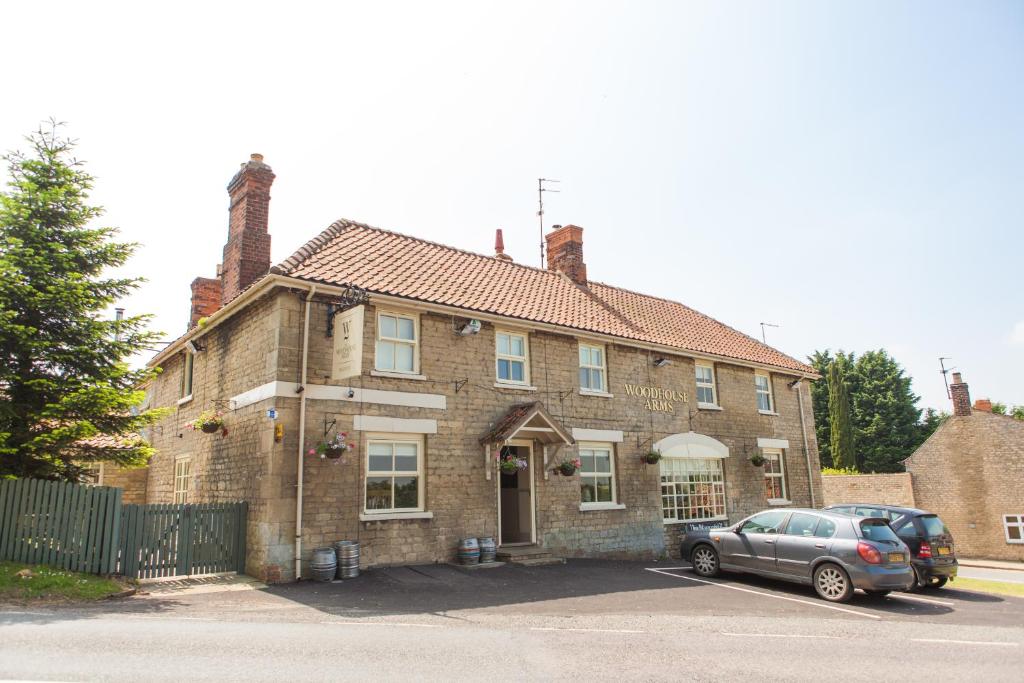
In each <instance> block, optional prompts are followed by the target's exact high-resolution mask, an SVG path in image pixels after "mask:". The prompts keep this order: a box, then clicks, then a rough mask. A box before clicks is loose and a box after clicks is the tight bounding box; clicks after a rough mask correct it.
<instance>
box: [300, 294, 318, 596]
mask: <svg viewBox="0 0 1024 683" xmlns="http://www.w3.org/2000/svg"><path fill="white" fill-rule="evenodd" d="M314 294H316V285H312V286H310V288H309V294H308V295H307V296H306V313H305V318H304V320H303V322H302V377H301V378H300V379H299V388H298V391H299V450H298V457H297V458H296V461H295V471H296V482H297V484H296V487H295V580H296V581H298V580H299V579H301V578H302V472H303V466H302V465H303V456H304V449H305V443H306V362H307V360H308V359H309V307H310V302H311V301H312V300H313V295H314Z"/></svg>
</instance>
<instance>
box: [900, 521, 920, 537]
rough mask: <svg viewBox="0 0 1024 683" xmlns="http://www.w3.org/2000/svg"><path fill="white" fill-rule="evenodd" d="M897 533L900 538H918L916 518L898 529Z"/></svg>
mask: <svg viewBox="0 0 1024 683" xmlns="http://www.w3.org/2000/svg"><path fill="white" fill-rule="evenodd" d="M896 535H897V536H899V537H900V538H917V527H915V526H914V520H910V521H909V522H907V523H906V524H904V525H903V526H901V527H900V528H899V529H897V530H896Z"/></svg>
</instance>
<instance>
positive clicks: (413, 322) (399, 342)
mask: <svg viewBox="0 0 1024 683" xmlns="http://www.w3.org/2000/svg"><path fill="white" fill-rule="evenodd" d="M418 328H419V319H418V318H417V317H416V316H413V315H404V314H400V313H390V312H384V311H382V312H380V313H378V314H377V354H376V355H377V360H376V363H375V367H376V369H377V370H380V371H382V372H405V373H408V374H416V372H417V371H418V370H419V348H418V346H419V344H418V339H419V329H418Z"/></svg>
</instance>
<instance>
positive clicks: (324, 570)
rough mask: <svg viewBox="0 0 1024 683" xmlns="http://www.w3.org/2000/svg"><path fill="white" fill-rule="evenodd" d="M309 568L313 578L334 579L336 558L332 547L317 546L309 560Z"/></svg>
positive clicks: (319, 579)
mask: <svg viewBox="0 0 1024 683" xmlns="http://www.w3.org/2000/svg"><path fill="white" fill-rule="evenodd" d="M309 568H310V570H311V572H310V573H311V574H312V577H313V579H314V580H316V581H331V580H332V579H334V572H335V571H337V568H338V559H337V558H336V557H335V555H334V549H332V548H317V549H315V550H314V551H313V557H312V559H311V560H310V562H309Z"/></svg>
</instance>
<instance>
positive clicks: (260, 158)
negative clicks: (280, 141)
mask: <svg viewBox="0 0 1024 683" xmlns="http://www.w3.org/2000/svg"><path fill="white" fill-rule="evenodd" d="M249 158H250V159H251V160H253V161H258V162H260V163H263V155H262V154H257V153H256V152H253V153H252V154H250V155H249Z"/></svg>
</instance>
